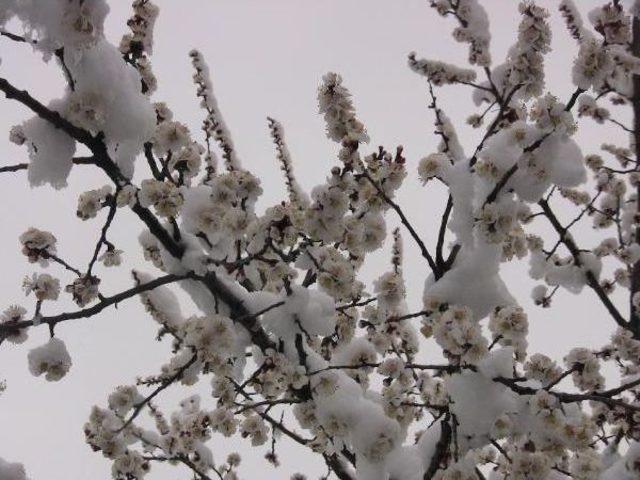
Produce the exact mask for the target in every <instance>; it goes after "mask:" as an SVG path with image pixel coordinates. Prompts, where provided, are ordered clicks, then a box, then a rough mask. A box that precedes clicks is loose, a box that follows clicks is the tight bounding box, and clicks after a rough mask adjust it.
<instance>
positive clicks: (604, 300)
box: [538, 199, 629, 329]
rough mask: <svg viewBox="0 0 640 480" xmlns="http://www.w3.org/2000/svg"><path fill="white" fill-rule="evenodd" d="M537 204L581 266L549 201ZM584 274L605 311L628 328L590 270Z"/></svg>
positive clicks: (574, 245) (576, 250)
mask: <svg viewBox="0 0 640 480" xmlns="http://www.w3.org/2000/svg"><path fill="white" fill-rule="evenodd" d="M538 205H540V207H541V208H542V211H543V212H544V215H545V217H547V219H548V220H549V222H550V223H551V225H552V226H553V228H554V229H555V231H556V232H557V233H558V235H559V236H560V240H561V241H562V243H563V244H564V245H565V246H566V247H567V249H568V250H569V252H570V253H571V255H572V256H573V261H574V263H575V265H576V266H578V267H580V266H582V261H581V259H580V249H579V248H578V246H577V245H576V243H575V242H574V241H573V238H571V236H570V235H568V234H567V231H566V229H565V228H564V227H563V226H562V224H561V223H560V221H559V220H558V217H556V215H555V213H554V212H553V210H552V209H551V207H550V206H549V203H548V202H547V201H546V200H544V199H542V200H540V201H539V202H538ZM584 274H585V276H586V278H587V284H588V285H589V287H591V289H592V290H593V291H594V292H596V295H598V298H599V299H600V301H601V302H602V304H603V305H604V306H605V308H606V309H607V311H608V312H609V313H610V314H611V316H612V317H613V319H614V320H615V322H616V323H617V324H618V325H619V326H621V327H623V328H627V329H628V328H629V324H628V322H627V321H626V320H625V318H624V317H623V316H622V314H621V313H620V312H619V311H618V309H617V308H616V306H615V305H614V304H613V302H612V301H611V299H610V298H609V296H608V295H607V294H606V292H605V291H604V289H603V288H602V287H601V286H600V283H598V279H597V278H596V277H595V275H594V274H593V272H591V271H590V270H585V272H584Z"/></svg>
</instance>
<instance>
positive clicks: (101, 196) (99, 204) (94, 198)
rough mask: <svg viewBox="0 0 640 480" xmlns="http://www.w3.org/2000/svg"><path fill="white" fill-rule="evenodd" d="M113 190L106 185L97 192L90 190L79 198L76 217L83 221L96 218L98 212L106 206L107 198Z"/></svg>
mask: <svg viewBox="0 0 640 480" xmlns="http://www.w3.org/2000/svg"><path fill="white" fill-rule="evenodd" d="M111 193H112V189H111V187H110V186H108V185H106V186H104V187H102V188H99V189H97V190H89V191H87V192H84V193H81V194H80V197H78V209H77V211H76V215H77V216H78V217H79V218H81V219H82V220H88V219H89V218H94V217H95V216H96V215H97V214H98V211H100V209H101V208H103V207H104V206H105V205H106V201H107V198H108V197H110V196H111Z"/></svg>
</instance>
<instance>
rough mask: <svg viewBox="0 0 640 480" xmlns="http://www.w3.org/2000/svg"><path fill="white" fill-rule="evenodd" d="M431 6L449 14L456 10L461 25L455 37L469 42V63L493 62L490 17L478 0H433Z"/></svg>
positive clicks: (440, 12) (488, 63) (486, 63)
mask: <svg viewBox="0 0 640 480" xmlns="http://www.w3.org/2000/svg"><path fill="white" fill-rule="evenodd" d="M431 6H432V7H434V8H435V9H436V10H437V11H438V13H439V14H441V15H448V14H449V13H450V12H452V11H453V12H455V14H456V16H457V17H458V18H459V20H460V26H459V27H456V28H455V30H454V31H453V38H455V39H456V40H457V41H458V42H463V43H468V44H469V63H471V64H473V65H478V66H481V67H487V66H489V65H490V64H491V54H490V52H489V42H490V40H491V34H490V32H489V18H488V16H487V12H486V11H485V9H484V8H483V7H482V5H481V4H480V2H479V1H478V0H462V1H457V2H456V1H454V0H432V1H431Z"/></svg>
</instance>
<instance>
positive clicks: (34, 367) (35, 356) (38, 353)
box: [28, 337, 71, 382]
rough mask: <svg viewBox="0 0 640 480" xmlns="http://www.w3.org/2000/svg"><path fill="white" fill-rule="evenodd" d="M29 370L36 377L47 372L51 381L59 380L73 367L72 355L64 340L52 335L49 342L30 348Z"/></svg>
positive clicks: (47, 376) (46, 375) (46, 376)
mask: <svg viewBox="0 0 640 480" xmlns="http://www.w3.org/2000/svg"><path fill="white" fill-rule="evenodd" d="M28 359H29V371H30V372H31V373H32V374H33V375H34V376H36V377H39V376H40V375H42V374H45V378H46V379H47V380H48V381H50V382H57V381H58V380H60V379H61V378H62V377H64V376H65V375H66V374H67V372H69V369H70V368H71V357H70V356H69V352H68V351H67V347H66V345H65V344H64V342H63V341H62V340H60V339H59V338H57V337H52V338H50V339H49V341H48V342H47V343H45V344H44V345H41V346H39V347H36V348H34V349H32V350H29V355H28Z"/></svg>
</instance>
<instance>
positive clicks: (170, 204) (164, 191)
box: [138, 179, 184, 217]
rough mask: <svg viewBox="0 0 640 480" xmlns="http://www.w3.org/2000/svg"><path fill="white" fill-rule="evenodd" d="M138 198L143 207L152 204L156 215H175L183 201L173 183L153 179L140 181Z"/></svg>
mask: <svg viewBox="0 0 640 480" xmlns="http://www.w3.org/2000/svg"><path fill="white" fill-rule="evenodd" d="M138 198H139V200H140V205H142V206H143V207H150V206H152V205H153V206H154V207H155V209H156V212H157V213H158V215H160V216H162V217H175V216H176V215H178V212H179V211H180V207H182V203H183V202H184V199H183V197H182V193H181V192H180V190H179V189H178V188H177V187H176V186H175V185H173V184H172V183H169V182H161V181H159V180H154V179H146V180H143V181H142V185H141V188H140V192H139V194H138Z"/></svg>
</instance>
